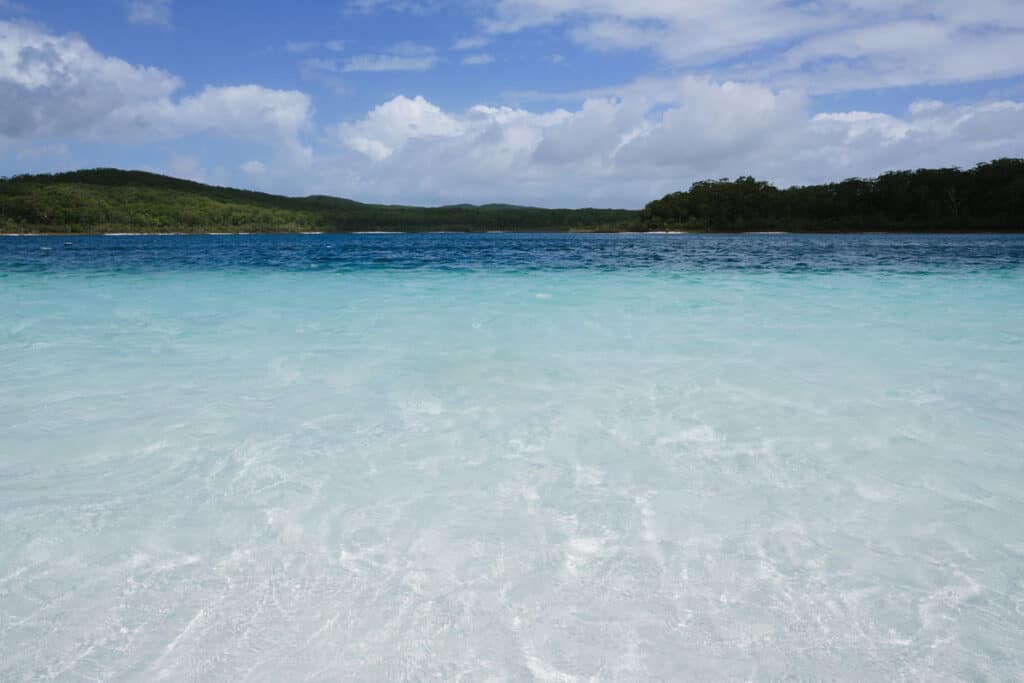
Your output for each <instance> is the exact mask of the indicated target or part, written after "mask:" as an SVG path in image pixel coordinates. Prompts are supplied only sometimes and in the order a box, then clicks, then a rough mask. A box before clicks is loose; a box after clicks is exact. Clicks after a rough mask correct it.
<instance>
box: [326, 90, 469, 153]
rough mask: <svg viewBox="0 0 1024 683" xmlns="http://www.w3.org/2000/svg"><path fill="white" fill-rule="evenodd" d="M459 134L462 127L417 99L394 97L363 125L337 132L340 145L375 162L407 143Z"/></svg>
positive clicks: (356, 124)
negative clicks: (346, 146) (417, 139)
mask: <svg viewBox="0 0 1024 683" xmlns="http://www.w3.org/2000/svg"><path fill="white" fill-rule="evenodd" d="M462 132H463V126H462V124H460V123H459V122H458V121H456V120H455V119H454V118H452V117H450V116H448V115H447V114H445V113H444V112H442V111H441V109H440V108H439V107H437V106H435V105H433V104H431V103H429V102H427V101H426V100H425V99H423V98H422V97H420V96H416V97H415V98H413V99H409V98H408V97H403V96H399V97H396V98H394V99H393V100H391V101H389V102H385V103H384V104H382V105H380V106H379V107H377V108H376V109H374V110H373V111H371V112H370V113H369V114H367V116H366V118H364V119H363V120H362V121H358V122H356V123H346V124H342V125H340V126H339V127H338V128H337V129H336V134H337V136H338V137H339V138H340V139H341V140H342V142H344V143H345V144H346V145H348V146H349V147H351V148H352V149H355V150H356V151H358V152H361V153H363V154H365V155H366V156H368V157H369V158H371V159H373V160H375V161H381V160H383V159H386V158H388V157H389V156H391V155H392V154H394V152H395V151H396V150H397V149H399V148H401V147H402V146H403V145H404V144H405V143H406V142H407V141H409V140H413V139H416V138H429V137H454V136H458V135H461V134H462Z"/></svg>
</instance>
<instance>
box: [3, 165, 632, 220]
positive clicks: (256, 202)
mask: <svg viewBox="0 0 1024 683" xmlns="http://www.w3.org/2000/svg"><path fill="white" fill-rule="evenodd" d="M638 220H639V212H636V211H624V210H617V209H537V208H531V207H522V206H511V205H506V204H492V205H487V206H472V205H468V204H460V205H458V206H448V207H437V208H421V207H413V206H390V205H379V204H362V203H360V202H355V201H352V200H350V199H339V198H336V197H324V196H312V197H301V198H298V197H281V196H277V195H271V194H264V193H261V192H249V191H246V190H234V189H230V188H224V187H213V186H210V185H204V184H202V183H196V182H192V181H188V180H179V179H177V178H169V177H166V176H161V175H157V174H154V173H144V172H142V171H120V170H116V169H95V170H88V171H75V172H71V173H60V174H56V175H34V176H16V177H13V178H8V179H3V180H0V232H8V233H10V232H60V233H68V232H163V231H166V232H221V231H223V232H243V231H244V232H293V231H294V232H299V231H327V232H352V231H360V230H409V231H418V230H422V231H427V230H471V231H486V230H524V231H526V230H550V231H562V230H595V229H617V228H623V227H625V226H630V225H636V224H637V222H638Z"/></svg>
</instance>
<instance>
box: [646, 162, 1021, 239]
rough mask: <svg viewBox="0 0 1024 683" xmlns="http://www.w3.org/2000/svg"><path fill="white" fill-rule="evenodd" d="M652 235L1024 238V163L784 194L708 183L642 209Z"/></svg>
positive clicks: (759, 184)
mask: <svg viewBox="0 0 1024 683" xmlns="http://www.w3.org/2000/svg"><path fill="white" fill-rule="evenodd" d="M642 221H643V227H644V228H645V229H647V230H666V229H668V230H694V231H708V232H739V231H748V230H785V231H792V232H840V231H853V232H861V231H900V232H902V231H907V232H918V231H921V232H925V231H927V232H943V231H949V232H970V231H1008V232H1010V231H1012V232H1018V231H1024V159H998V160H996V161H993V162H991V163H985V164H978V165H977V166H975V167H974V168H971V169H968V170H960V169H957V168H941V169H932V170H918V171H896V172H892V173H886V174H884V175H882V176H879V177H878V178H874V179H870V180H864V179H859V178H852V179H850V180H844V181H842V182H838V183H829V184H827V185H808V186H804V187H790V188H788V189H784V190H780V189H778V188H776V187H774V186H773V185H771V184H769V183H766V182H763V181H759V180H755V179H754V178H750V177H743V178H737V179H736V180H732V181H730V180H727V179H723V180H705V181H701V182H698V183H694V184H693V185H692V186H691V187H690V189H689V191H688V192H675V193H673V194H670V195H668V196H666V197H664V198H662V199H659V200H657V201H653V202H651V203H650V204H648V205H647V206H646V207H645V208H644V210H643V218H642Z"/></svg>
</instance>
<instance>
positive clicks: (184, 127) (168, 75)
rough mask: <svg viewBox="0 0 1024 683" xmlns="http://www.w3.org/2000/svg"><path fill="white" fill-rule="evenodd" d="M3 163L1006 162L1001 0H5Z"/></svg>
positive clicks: (690, 173)
mask: <svg viewBox="0 0 1024 683" xmlns="http://www.w3.org/2000/svg"><path fill="white" fill-rule="evenodd" d="M0 102H3V105H2V107H0V174H3V175H12V174H16V173H27V172H44V171H56V170H65V169H72V168H82V167H95V166H117V167H122V168H142V169H147V170H152V171H156V172H161V173H169V174H172V175H176V176H181V177H188V178H194V179H198V180H202V181H206V182H212V183H216V184H224V185H232V186H239V187H251V188H256V189H261V190H266V191H272V192H281V193H286V194H312V193H323V194H332V195H338V196H347V197H352V198H355V199H360V200H364V201H384V202H404V203H422V204H431V205H436V204H445V203H454V202H463V201H470V202H491V201H502V202H505V201H508V202H518V203H528V204H535V205H541V206H625V207H638V206H641V205H643V204H644V203H645V202H646V201H648V200H650V199H652V198H655V197H657V196H660V195H662V194H664V193H665V192H669V191H672V190H675V189H680V188H685V187H686V186H688V185H689V183H691V182H692V181H694V180H699V179H702V178H709V177H725V176H735V175H740V174H753V175H756V176H758V177H762V178H766V179H768V180H771V181H773V182H776V183H778V184H781V185H788V184H793V183H807V182H818V181H822V180H831V179H841V178H845V177H850V176H866V175H874V174H877V173H879V172H882V171H885V170H888V169H893V168H914V167H922V166H947V165H959V166H966V165H972V164H974V163H977V162H980V161H985V160H989V159H991V158H995V157H999V156H1024V132H1022V131H1024V3H1022V2H1020V0H975V1H974V2H971V3H963V2H954V1H952V0H930V1H928V2H922V1H920V0H888V1H883V0H817V1H816V2H784V1H782V0H743V1H740V0H721V1H719V2H716V3H708V2H691V1H690V0H493V1H491V2H483V1H481V0H447V1H446V0H352V1H349V2H346V1H344V0H331V1H327V0H324V1H313V2H302V3H273V2H258V1H254V0H247V1H246V2H240V1H239V2H235V1H231V0H219V1H218V2H208V3H199V2H185V1H184V0H92V1H90V2H87V3H82V2H79V3H72V2H67V0H65V1H63V2H57V1H54V0H32V2H27V1H26V0H0Z"/></svg>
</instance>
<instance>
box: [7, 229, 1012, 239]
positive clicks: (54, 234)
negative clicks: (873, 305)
mask: <svg viewBox="0 0 1024 683" xmlns="http://www.w3.org/2000/svg"><path fill="white" fill-rule="evenodd" d="M255 235H268V236H277V237H280V236H285V235H304V236H318V235H320V236H322V235H327V236H332V235H736V236H739V235H1024V228H1013V229H1006V230H820V231H792V230H745V231H731V230H730V231H694V230H346V231H343V232H332V231H328V230H322V231H316V232H295V231H275V232H268V231H252V230H249V231H239V232H205V231H196V232H163V231H161V232H0V237H60V238H65V239H66V238H69V237H184V236H194V237H236V236H237V237H242V236H255Z"/></svg>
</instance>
